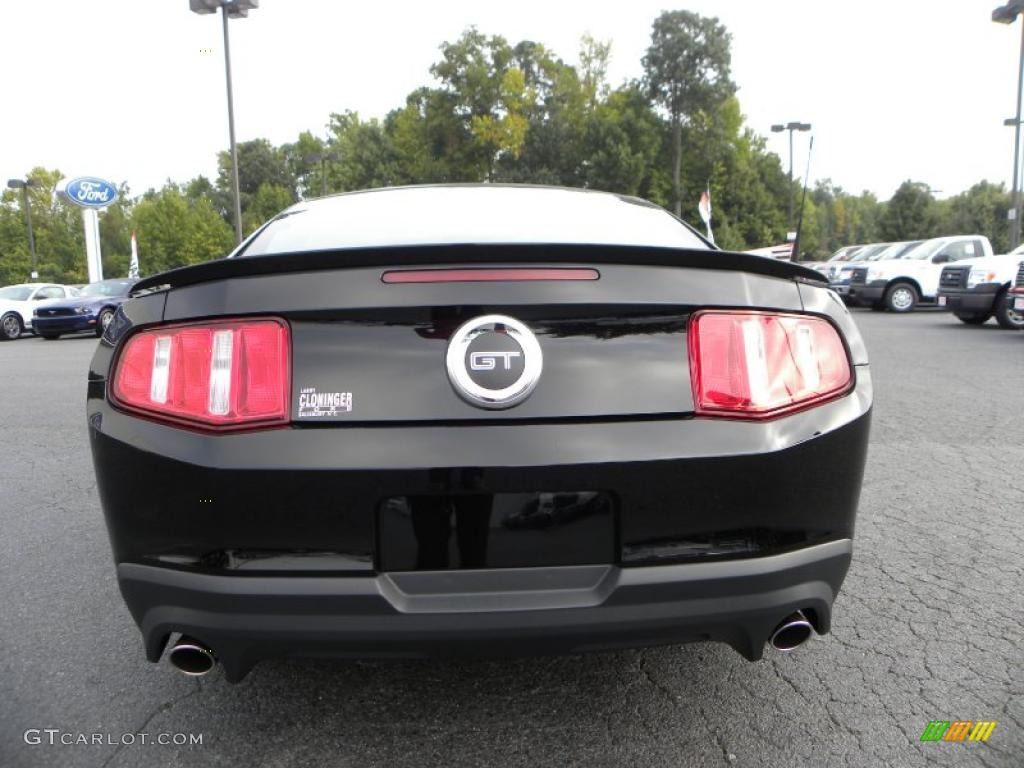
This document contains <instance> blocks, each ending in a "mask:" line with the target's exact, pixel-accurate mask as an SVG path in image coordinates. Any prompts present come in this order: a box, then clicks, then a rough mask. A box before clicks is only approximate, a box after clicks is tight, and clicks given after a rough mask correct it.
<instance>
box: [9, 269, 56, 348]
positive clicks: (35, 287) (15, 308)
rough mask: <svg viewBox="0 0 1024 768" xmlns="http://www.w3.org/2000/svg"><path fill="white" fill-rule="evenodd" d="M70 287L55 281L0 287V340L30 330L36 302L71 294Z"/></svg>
mask: <svg viewBox="0 0 1024 768" xmlns="http://www.w3.org/2000/svg"><path fill="white" fill-rule="evenodd" d="M73 295H74V294H73V293H72V292H71V288H69V287H68V286H64V285H57V284H56V283H20V284H18V285H7V286H4V287H3V288H0V340H3V341H10V340H12V339H16V338H18V337H19V336H21V334H22V332H24V331H30V330H32V310H33V309H34V308H35V307H36V306H37V302H40V301H45V300H47V299H64V298H67V297H68V296H73Z"/></svg>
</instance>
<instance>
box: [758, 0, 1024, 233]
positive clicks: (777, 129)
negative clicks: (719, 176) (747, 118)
mask: <svg viewBox="0 0 1024 768" xmlns="http://www.w3.org/2000/svg"><path fill="white" fill-rule="evenodd" d="M1021 2H1024V0H1021ZM809 130H811V124H810V123H799V122H792V123H786V124H785V125H782V124H781V123H776V124H775V125H773V126H772V133H782V132H783V131H789V224H788V226H789V228H790V230H792V229H793V131H809Z"/></svg>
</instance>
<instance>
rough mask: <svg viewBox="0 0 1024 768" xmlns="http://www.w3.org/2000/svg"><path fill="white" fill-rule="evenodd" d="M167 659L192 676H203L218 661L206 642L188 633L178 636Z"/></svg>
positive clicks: (179, 669)
mask: <svg viewBox="0 0 1024 768" xmlns="http://www.w3.org/2000/svg"><path fill="white" fill-rule="evenodd" d="M167 660H168V661H169V662H170V663H171V665H172V666H173V667H174V668H175V669H177V670H178V671H179V672H182V673H183V674H186V675H189V676H190V677H202V676H203V675H205V674H206V673H208V672H209V671H210V670H211V669H213V667H214V665H216V663H217V659H215V658H214V656H213V651H212V650H210V649H209V648H208V647H207V646H206V644H205V643H201V642H199V641H198V640H196V639H195V638H194V637H188V636H187V635H182V636H181V637H180V638H178V642H176V643H175V644H174V647H173V648H171V650H170V652H169V653H168V654H167Z"/></svg>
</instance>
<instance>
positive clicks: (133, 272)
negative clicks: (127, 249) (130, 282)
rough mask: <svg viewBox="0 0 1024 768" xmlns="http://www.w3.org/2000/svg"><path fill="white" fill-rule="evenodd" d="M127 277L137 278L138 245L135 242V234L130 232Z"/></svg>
mask: <svg viewBox="0 0 1024 768" xmlns="http://www.w3.org/2000/svg"><path fill="white" fill-rule="evenodd" d="M128 277H131V278H135V279H138V277H139V244H138V243H137V242H135V232H134V230H133V231H132V260H131V262H129V264H128Z"/></svg>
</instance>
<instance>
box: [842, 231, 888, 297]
mask: <svg viewBox="0 0 1024 768" xmlns="http://www.w3.org/2000/svg"><path fill="white" fill-rule="evenodd" d="M889 245H891V243H870V244H869V245H863V246H861V247H860V248H859V249H858V250H857V252H856V253H855V254H853V255H852V256H851V257H850V258H849V259H847V260H846V262H844V263H841V264H839V268H838V270H837V271H836V272H835V276H834V277H830V278H829V281H828V282H829V287H830V288H831V289H832V290H833V291H835V292H836V293H838V294H839V295H840V296H842V297H843V300H844V301H845V300H847V299H848V298H849V296H850V275H851V274H852V273H853V272H852V271H853V266H854V265H855V264H857V263H859V262H862V261H867V260H868V259H869V258H871V257H872V256H874V255H875V254H878V253H881V252H882V251H884V250H885V249H886V248H888V247H889Z"/></svg>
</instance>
